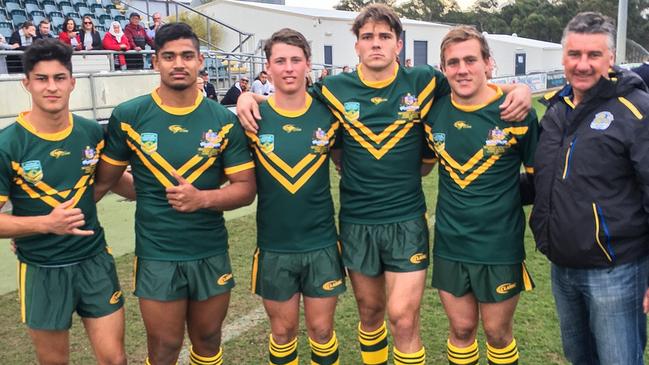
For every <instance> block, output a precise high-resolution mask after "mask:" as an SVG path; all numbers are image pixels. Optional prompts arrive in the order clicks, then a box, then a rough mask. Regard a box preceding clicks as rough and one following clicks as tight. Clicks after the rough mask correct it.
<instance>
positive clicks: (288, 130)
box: [282, 124, 302, 133]
mask: <svg viewBox="0 0 649 365" xmlns="http://www.w3.org/2000/svg"><path fill="white" fill-rule="evenodd" d="M282 130H283V131H284V132H286V133H293V132H302V128H298V127H296V126H294V125H293V124H284V125H283V126H282Z"/></svg>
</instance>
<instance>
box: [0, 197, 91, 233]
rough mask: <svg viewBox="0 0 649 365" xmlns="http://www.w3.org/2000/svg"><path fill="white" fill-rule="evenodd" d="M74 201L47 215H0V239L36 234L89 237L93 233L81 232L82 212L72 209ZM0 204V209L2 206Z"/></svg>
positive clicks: (83, 221) (59, 206) (69, 201)
mask: <svg viewBox="0 0 649 365" xmlns="http://www.w3.org/2000/svg"><path fill="white" fill-rule="evenodd" d="M74 203H75V202H74V200H73V199H70V200H68V201H65V202H63V203H61V204H59V205H58V206H57V207H55V208H54V209H52V211H51V212H50V213H49V214H46V215H37V216H31V217H21V216H15V215H12V214H8V213H1V214H0V238H19V237H25V236H33V235H36V234H57V235H65V234H72V235H79V236H89V235H92V234H94V232H93V231H88V230H81V229H79V227H81V226H83V225H84V224H85V220H84V216H83V212H82V211H81V209H79V208H73V206H74ZM4 204H5V203H4V202H1V203H0V209H1V208H2V207H3V206H4Z"/></svg>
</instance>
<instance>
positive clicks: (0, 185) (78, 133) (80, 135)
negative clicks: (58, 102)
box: [0, 113, 106, 266]
mask: <svg viewBox="0 0 649 365" xmlns="http://www.w3.org/2000/svg"><path fill="white" fill-rule="evenodd" d="M26 114H27V113H21V114H20V115H19V116H18V118H17V120H16V123H13V124H11V125H9V126H8V127H6V128H4V129H3V130H2V131H0V202H6V201H7V200H11V204H12V206H13V210H12V214H13V215H15V216H37V215H47V214H49V213H50V212H51V211H52V209H53V208H55V207H56V206H58V205H59V204H61V203H63V202H65V201H68V200H70V199H73V200H74V207H76V208H79V209H81V210H82V211H83V214H84V219H85V221H86V223H85V224H84V225H83V227H80V229H83V230H93V231H94V232H95V233H94V234H93V235H91V236H75V235H63V236H59V235H54V234H39V235H33V236H27V237H21V238H16V240H15V241H16V245H17V247H18V250H17V254H18V258H19V259H20V260H21V261H23V262H27V263H30V264H35V265H46V266H49V265H52V266H57V265H67V264H71V263H75V262H79V261H82V260H84V259H87V258H90V257H92V256H95V255H97V254H99V253H100V252H101V251H102V250H103V249H104V248H105V247H106V241H105V238H104V230H103V229H102V228H101V226H100V225H99V221H98V220H97V208H96V206H95V200H94V196H93V194H94V192H93V188H92V184H93V182H94V178H95V167H96V165H97V162H98V161H99V155H100V154H101V151H102V149H103V148H104V133H103V130H102V128H101V126H100V125H99V124H97V122H96V121H92V120H88V119H84V118H82V117H79V116H77V115H73V114H70V126H69V127H68V128H66V129H65V130H63V131H61V132H58V133H50V134H46V133H39V132H38V131H36V129H35V128H34V127H33V126H32V125H31V124H30V123H29V122H28V121H27V120H26V119H25V115H26Z"/></svg>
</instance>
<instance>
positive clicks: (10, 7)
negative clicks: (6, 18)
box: [5, 3, 25, 14]
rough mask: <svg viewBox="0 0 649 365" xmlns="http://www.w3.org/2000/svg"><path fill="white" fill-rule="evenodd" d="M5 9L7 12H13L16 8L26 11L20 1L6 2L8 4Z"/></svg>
mask: <svg viewBox="0 0 649 365" xmlns="http://www.w3.org/2000/svg"><path fill="white" fill-rule="evenodd" d="M5 10H6V11H7V13H9V14H11V12H12V11H14V10H22V11H25V10H24V9H23V7H22V6H21V5H20V4H18V3H6V4H5Z"/></svg>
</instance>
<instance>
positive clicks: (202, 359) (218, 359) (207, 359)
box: [189, 346, 223, 365]
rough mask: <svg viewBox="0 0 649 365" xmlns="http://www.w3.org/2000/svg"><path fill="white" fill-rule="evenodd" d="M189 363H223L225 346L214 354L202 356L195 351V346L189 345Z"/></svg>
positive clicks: (210, 364) (208, 364) (198, 364)
mask: <svg viewBox="0 0 649 365" xmlns="http://www.w3.org/2000/svg"><path fill="white" fill-rule="evenodd" d="M189 365H223V348H219V352H217V353H216V355H214V356H201V355H199V354H197V353H195V352H194V347H193V346H190V347H189Z"/></svg>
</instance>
